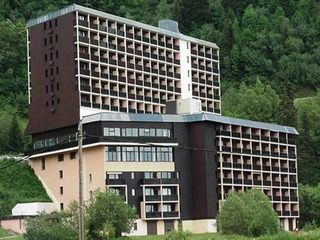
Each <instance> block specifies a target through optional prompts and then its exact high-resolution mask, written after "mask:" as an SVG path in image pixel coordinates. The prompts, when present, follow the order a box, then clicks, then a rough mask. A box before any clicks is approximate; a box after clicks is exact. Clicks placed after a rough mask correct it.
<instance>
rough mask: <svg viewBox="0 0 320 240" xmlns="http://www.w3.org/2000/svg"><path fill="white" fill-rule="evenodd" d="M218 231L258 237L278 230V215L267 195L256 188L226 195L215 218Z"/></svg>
mask: <svg viewBox="0 0 320 240" xmlns="http://www.w3.org/2000/svg"><path fill="white" fill-rule="evenodd" d="M217 226H218V229H219V231H221V232H222V233H225V234H239V235H244V236H250V237H258V236H261V235H265V234H276V233H277V232H278V231H279V224H278V215H277V214H276V213H275V211H274V210H273V207H272V204H271V202H270V201H269V199H268V197H267V196H266V195H265V194H264V193H263V192H261V190H258V189H251V190H248V191H246V192H233V193H230V194H229V195H228V196H227V199H226V200H225V201H224V203H223V205H222V208H221V210H220V213H219V215H218V218H217Z"/></svg>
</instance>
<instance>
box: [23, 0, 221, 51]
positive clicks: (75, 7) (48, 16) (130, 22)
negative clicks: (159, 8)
mask: <svg viewBox="0 0 320 240" xmlns="http://www.w3.org/2000/svg"><path fill="white" fill-rule="evenodd" d="M75 11H79V12H83V13H89V14H92V15H96V16H99V17H103V18H106V19H112V20H114V21H117V22H121V23H124V24H128V25H132V26H135V27H139V28H143V29H147V30H150V31H153V32H157V33H162V34H165V35H168V36H171V37H175V38H180V39H182V40H185V41H190V42H194V43H199V44H202V45H206V46H209V47H212V48H216V49H219V47H218V46H217V45H216V44H215V43H212V42H208V41H204V40H201V39H197V38H193V37H189V36H186V35H183V34H181V33H178V32H174V31H169V30H166V29H163V28H159V27H154V26H151V25H148V24H144V23H140V22H137V21H133V20H130V19H127V18H123V17H119V16H115V15H112V14H109V13H105V12H101V11H98V10H95V9H92V8H87V7H83V6H80V5H77V4H72V5H69V6H67V7H65V8H62V9H60V10H57V11H53V12H50V13H47V14H45V15H43V16H40V17H37V18H34V19H31V20H29V21H28V22H27V27H28V28H29V27H32V26H34V25H37V24H40V23H43V22H46V21H48V20H50V19H54V18H57V17H60V16H62V15H65V14H68V13H71V12H75Z"/></svg>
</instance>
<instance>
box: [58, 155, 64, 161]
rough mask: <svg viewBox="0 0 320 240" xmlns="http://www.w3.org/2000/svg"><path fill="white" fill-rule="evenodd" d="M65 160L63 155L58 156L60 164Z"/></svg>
mask: <svg viewBox="0 0 320 240" xmlns="http://www.w3.org/2000/svg"><path fill="white" fill-rule="evenodd" d="M63 160H64V155H63V154H59V155H58V162H62V161H63Z"/></svg>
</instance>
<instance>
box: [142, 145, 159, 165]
mask: <svg viewBox="0 0 320 240" xmlns="http://www.w3.org/2000/svg"><path fill="white" fill-rule="evenodd" d="M155 152H156V150H155V147H141V148H140V161H141V162H154V161H155V160H156V158H155Z"/></svg>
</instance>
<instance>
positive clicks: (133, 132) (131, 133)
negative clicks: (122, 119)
mask: <svg viewBox="0 0 320 240" xmlns="http://www.w3.org/2000/svg"><path fill="white" fill-rule="evenodd" d="M122 136H126V137H137V136H138V129H137V128H124V129H122Z"/></svg>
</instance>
